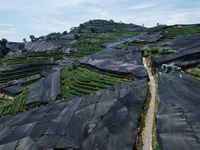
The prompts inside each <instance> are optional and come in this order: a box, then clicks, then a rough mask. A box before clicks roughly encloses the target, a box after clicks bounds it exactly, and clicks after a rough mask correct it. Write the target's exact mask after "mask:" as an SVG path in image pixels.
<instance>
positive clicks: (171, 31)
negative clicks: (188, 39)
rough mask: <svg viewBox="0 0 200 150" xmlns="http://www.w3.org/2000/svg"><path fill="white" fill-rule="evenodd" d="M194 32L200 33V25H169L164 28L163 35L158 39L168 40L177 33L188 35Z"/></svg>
mask: <svg viewBox="0 0 200 150" xmlns="http://www.w3.org/2000/svg"><path fill="white" fill-rule="evenodd" d="M195 33H200V26H182V27H178V26H174V27H169V28H167V29H166V30H165V32H164V37H163V38H161V39H160V41H165V40H170V39H173V38H175V37H176V36H178V35H188V34H195Z"/></svg>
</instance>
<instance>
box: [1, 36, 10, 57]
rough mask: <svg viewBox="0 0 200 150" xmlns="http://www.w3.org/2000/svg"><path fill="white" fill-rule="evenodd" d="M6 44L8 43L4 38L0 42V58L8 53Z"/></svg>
mask: <svg viewBox="0 0 200 150" xmlns="http://www.w3.org/2000/svg"><path fill="white" fill-rule="evenodd" d="M7 42H8V41H7V40H6V39H4V38H3V39H2V40H0V57H3V56H5V55H6V54H7V53H8V52H9V50H8V48H7V47H6V44H7Z"/></svg>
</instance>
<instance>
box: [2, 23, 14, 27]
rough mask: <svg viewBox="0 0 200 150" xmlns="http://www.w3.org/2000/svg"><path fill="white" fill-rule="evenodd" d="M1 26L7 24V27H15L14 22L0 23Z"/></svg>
mask: <svg viewBox="0 0 200 150" xmlns="http://www.w3.org/2000/svg"><path fill="white" fill-rule="evenodd" d="M0 26H5V27H14V26H15V25H14V24H8V23H0Z"/></svg>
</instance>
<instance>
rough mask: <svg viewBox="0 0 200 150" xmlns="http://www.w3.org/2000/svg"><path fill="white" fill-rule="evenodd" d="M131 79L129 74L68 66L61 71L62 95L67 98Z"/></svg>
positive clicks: (127, 81) (129, 81)
mask: <svg viewBox="0 0 200 150" xmlns="http://www.w3.org/2000/svg"><path fill="white" fill-rule="evenodd" d="M131 79H132V77H130V76H128V75H124V76H123V75H118V74H114V73H108V72H105V71H104V72H103V71H99V70H97V69H87V68H84V67H75V68H73V66H68V67H66V68H64V69H63V70H62V71H61V83H62V87H61V91H62V93H61V97H62V98H63V99H66V98H69V97H71V96H73V95H76V96H84V95H87V94H90V93H93V92H95V91H99V90H101V89H106V88H109V87H111V86H113V85H114V84H123V83H131Z"/></svg>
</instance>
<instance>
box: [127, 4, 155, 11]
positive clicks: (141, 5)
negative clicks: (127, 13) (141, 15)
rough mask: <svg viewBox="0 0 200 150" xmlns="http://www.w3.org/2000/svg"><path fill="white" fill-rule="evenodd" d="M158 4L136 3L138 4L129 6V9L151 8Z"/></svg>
mask: <svg viewBox="0 0 200 150" xmlns="http://www.w3.org/2000/svg"><path fill="white" fill-rule="evenodd" d="M155 6H158V4H153V3H143V4H138V5H134V6H131V7H130V8H129V9H130V10H139V9H143V10H144V9H148V8H152V7H155Z"/></svg>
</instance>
